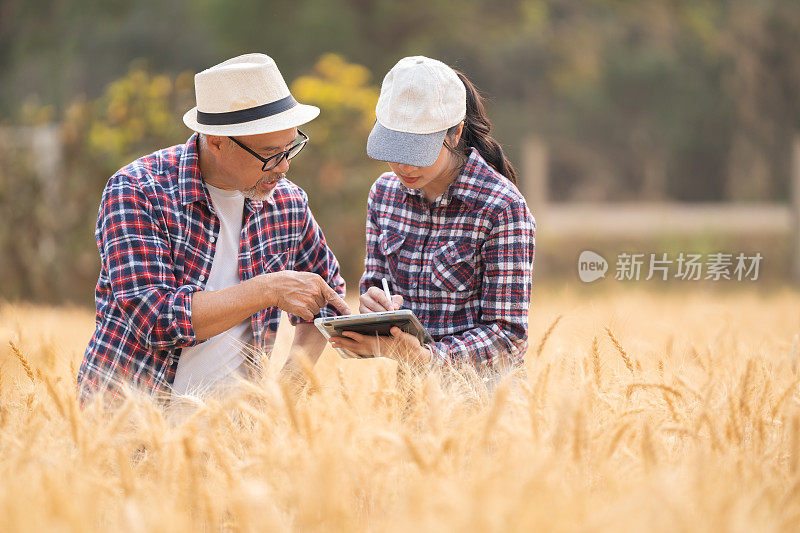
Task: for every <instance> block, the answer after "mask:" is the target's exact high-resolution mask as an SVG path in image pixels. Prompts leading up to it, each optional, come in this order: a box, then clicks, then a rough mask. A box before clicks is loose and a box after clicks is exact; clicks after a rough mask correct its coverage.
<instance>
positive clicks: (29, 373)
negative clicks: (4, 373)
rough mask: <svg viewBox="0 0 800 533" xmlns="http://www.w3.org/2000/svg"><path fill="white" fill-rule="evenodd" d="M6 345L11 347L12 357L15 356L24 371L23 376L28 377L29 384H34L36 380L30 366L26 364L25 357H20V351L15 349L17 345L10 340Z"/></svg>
mask: <svg viewBox="0 0 800 533" xmlns="http://www.w3.org/2000/svg"><path fill="white" fill-rule="evenodd" d="M8 345H9V346H11V351H12V352H13V353H14V355H16V356H17V360H18V361H19V364H21V365H22V368H23V369H24V370H25V374H26V375H27V376H28V379H30V380H31V383H36V378H35V377H34V373H33V370H32V369H31V365H30V363H29V362H28V360H27V359H25V356H24V355H22V351H21V350H20V349H19V348H17V345H16V344H14V341H11V340H10V341H8Z"/></svg>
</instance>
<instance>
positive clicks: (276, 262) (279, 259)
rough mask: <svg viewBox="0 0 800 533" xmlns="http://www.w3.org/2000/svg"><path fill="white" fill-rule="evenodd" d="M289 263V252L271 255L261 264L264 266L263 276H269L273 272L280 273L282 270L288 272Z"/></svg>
mask: <svg viewBox="0 0 800 533" xmlns="http://www.w3.org/2000/svg"><path fill="white" fill-rule="evenodd" d="M288 262H289V253H288V252H277V253H270V254H268V255H267V256H266V257H265V258H264V261H263V262H262V263H261V265H262V266H261V269H262V270H261V272H262V273H263V274H269V273H271V272H280V271H281V270H286V266H287V264H288Z"/></svg>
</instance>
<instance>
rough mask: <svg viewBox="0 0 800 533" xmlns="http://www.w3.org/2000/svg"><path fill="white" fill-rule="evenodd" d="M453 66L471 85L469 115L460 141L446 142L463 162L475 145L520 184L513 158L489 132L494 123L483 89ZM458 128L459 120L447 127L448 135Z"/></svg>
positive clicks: (467, 84)
mask: <svg viewBox="0 0 800 533" xmlns="http://www.w3.org/2000/svg"><path fill="white" fill-rule="evenodd" d="M453 70H455V73H456V74H457V75H458V77H459V79H460V80H461V81H462V83H463V84H464V87H466V89H467V116H466V117H465V118H464V129H463V131H462V132H461V139H459V141H458V144H456V145H455V146H450V144H449V143H447V142H445V143H444V145H445V146H446V147H447V149H448V150H450V152H452V153H453V154H455V155H457V156H458V157H459V159H460V166H463V165H464V163H466V162H467V157H469V153H470V148H471V147H474V148H475V149H476V150H478V153H480V154H481V157H483V158H484V159H485V160H486V162H487V163H489V164H490V165H491V166H492V168H493V169H495V170H496V171H497V172H499V173H500V174H502V175H503V176H505V177H506V178H508V179H509V180H510V181H511V183H513V184H514V185H516V184H517V173H516V171H515V170H514V167H513V166H512V165H511V161H509V160H508V158H506V156H505V154H504V153H503V148H502V147H501V146H500V143H498V142H497V141H496V140H495V139H494V138H493V137H492V136H491V135H489V132H490V131H491V129H492V125H491V123H490V122H489V117H487V116H486V110H485V109H484V108H483V97H482V96H481V93H480V92H479V91H478V88H477V87H475V85H473V83H472V82H471V81H469V79H468V78H467V77H466V76H465V75H464V73H463V72H461V71H459V70H456V69H453ZM457 131H458V124H456V125H455V126H453V127H452V128H450V129H449V130H447V136H448V137H449V136H450V135H453V134H455V133H456V132H457Z"/></svg>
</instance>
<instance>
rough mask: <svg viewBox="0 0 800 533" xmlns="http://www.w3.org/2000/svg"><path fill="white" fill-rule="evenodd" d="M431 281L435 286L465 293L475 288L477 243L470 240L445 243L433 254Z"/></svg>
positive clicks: (451, 291)
mask: <svg viewBox="0 0 800 533" xmlns="http://www.w3.org/2000/svg"><path fill="white" fill-rule="evenodd" d="M431 270H432V273H431V282H432V283H433V285H434V286H435V287H438V288H439V289H441V290H443V291H447V292H450V293H459V294H460V295H463V294H465V293H470V292H473V291H474V290H475V245H474V244H473V243H472V242H471V241H469V240H459V241H453V242H449V243H447V244H445V245H444V246H442V247H441V248H439V249H438V250H436V252H434V254H433V261H432V264H431Z"/></svg>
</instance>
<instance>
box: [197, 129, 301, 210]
mask: <svg viewBox="0 0 800 533" xmlns="http://www.w3.org/2000/svg"><path fill="white" fill-rule="evenodd" d="M296 138H297V128H290V129H288V130H282V131H276V132H273V133H262V134H259V135H242V136H237V137H236V140H238V141H239V142H241V143H242V144H244V145H245V146H247V147H248V148H250V149H251V150H253V151H254V152H255V153H257V154H258V155H260V156H261V157H263V158H265V159H266V158H268V157H270V156H273V155H275V154H278V153H280V152H282V151H284V150H287V149H288V148H289V147H290V146H291V145H292V143H293V142H294V140H295V139H296ZM207 144H208V147H209V150H210V151H211V152H212V153H213V154H214V155H215V157H216V160H217V168H218V170H219V176H218V177H217V178H216V179H215V180H214V181H218V182H219V183H213V182H210V183H211V184H212V185H214V186H215V187H219V188H221V189H228V190H232V189H234V190H239V191H242V193H243V194H244V195H245V196H246V197H247V198H251V199H253V200H257V201H261V200H266V199H268V198H269V197H270V196H272V193H273V191H274V190H275V186H276V185H277V184H278V181H279V180H280V179H281V178H284V177H286V172H287V171H288V170H289V161H288V160H287V159H286V158H285V157H284V158H283V159H282V160H281V162H280V164H278V165H277V166H276V167H275V168H272V169H270V170H267V171H262V170H261V167H262V166H263V163H262V162H261V161H259V160H258V159H257V158H255V157H254V156H253V154H250V153H248V152H247V151H246V150H245V149H244V148H242V147H241V146H238V145H237V144H236V143H235V142H233V141H232V140H231V139H229V138H227V137H218V136H213V135H209V136H207Z"/></svg>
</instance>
